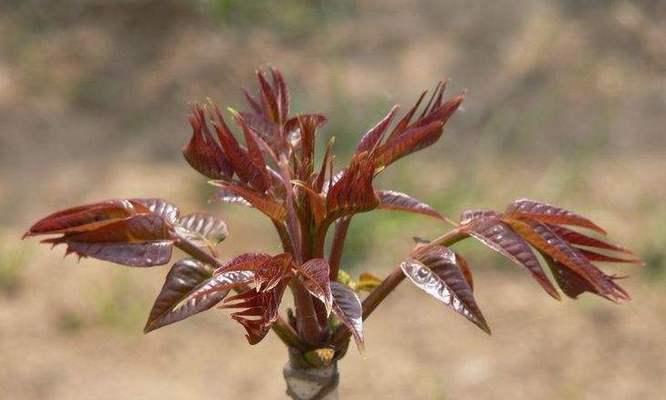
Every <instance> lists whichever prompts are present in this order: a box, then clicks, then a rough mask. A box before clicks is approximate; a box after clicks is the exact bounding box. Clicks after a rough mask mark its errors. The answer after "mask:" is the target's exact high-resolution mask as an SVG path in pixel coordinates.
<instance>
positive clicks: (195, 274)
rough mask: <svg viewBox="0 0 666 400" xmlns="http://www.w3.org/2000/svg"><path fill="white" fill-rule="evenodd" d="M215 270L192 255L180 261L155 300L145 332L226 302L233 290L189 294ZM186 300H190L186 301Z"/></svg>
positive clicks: (173, 268) (174, 266)
mask: <svg viewBox="0 0 666 400" xmlns="http://www.w3.org/2000/svg"><path fill="white" fill-rule="evenodd" d="M212 272H213V269H212V267H210V266H208V265H206V264H203V263H201V262H199V261H196V260H193V259H190V258H186V259H183V260H180V261H178V262H176V263H175V264H174V265H173V267H171V270H170V271H169V273H168V274H167V276H166V280H165V281H164V286H162V290H161V291H160V294H159V295H158V296H157V299H155V304H154V305H153V308H152V310H151V311H150V316H149V317H148V321H147V322H146V326H145V328H144V330H143V331H144V333H148V332H150V331H153V330H155V329H158V328H161V327H163V326H165V325H169V324H172V323H174V322H178V321H181V320H183V319H185V318H188V317H191V316H192V315H195V314H198V313H200V312H202V311H205V310H208V309H209V308H211V307H213V306H214V305H215V304H217V303H219V302H220V301H222V299H224V297H225V296H226V295H227V294H228V293H229V289H227V290H224V291H216V292H210V293H206V294H204V295H200V296H196V297H188V296H190V294H192V292H194V291H195V290H196V289H197V288H199V287H200V286H203V285H205V284H206V283H207V282H208V281H209V280H210V278H211V277H212ZM185 299H188V301H186V302H184V303H183V301H184V300H185ZM181 303H182V304H181Z"/></svg>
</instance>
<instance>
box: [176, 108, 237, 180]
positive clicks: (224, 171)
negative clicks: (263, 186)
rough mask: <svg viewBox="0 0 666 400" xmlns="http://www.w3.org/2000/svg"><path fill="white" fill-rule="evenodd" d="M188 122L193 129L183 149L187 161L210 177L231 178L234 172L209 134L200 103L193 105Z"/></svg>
mask: <svg viewBox="0 0 666 400" xmlns="http://www.w3.org/2000/svg"><path fill="white" fill-rule="evenodd" d="M190 124H191V125H192V130H193V133H192V138H191V139H190V142H189V143H188V144H187V145H186V146H185V148H184V149H183V155H184V156H185V159H186V160H187V162H188V163H189V164H190V166H192V168H194V169H195V170H197V171H198V172H199V173H201V174H203V175H205V176H207V177H209V178H211V179H224V180H226V179H231V177H232V176H233V174H234V171H233V168H232V167H231V164H230V163H229V160H227V157H226V156H225V155H224V152H223V151H222V149H221V148H220V145H219V144H218V143H217V142H216V141H215V139H214V138H213V135H211V133H210V130H209V129H208V124H207V123H206V115H205V112H204V109H203V108H202V107H201V106H200V105H195V106H194V107H193V109H192V114H191V115H190Z"/></svg>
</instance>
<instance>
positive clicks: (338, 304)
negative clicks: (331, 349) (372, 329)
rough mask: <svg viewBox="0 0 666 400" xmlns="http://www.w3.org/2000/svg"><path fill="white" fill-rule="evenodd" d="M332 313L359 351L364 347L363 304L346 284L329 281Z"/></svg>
mask: <svg viewBox="0 0 666 400" xmlns="http://www.w3.org/2000/svg"><path fill="white" fill-rule="evenodd" d="M331 293H332V295H333V313H335V316H336V317H338V319H339V320H340V322H342V323H343V324H344V325H345V326H346V327H347V329H349V331H350V332H351V334H352V336H353V337H354V341H355V342H356V346H357V347H358V349H359V351H361V352H362V351H363V348H364V347H365V344H364V341H363V306H362V305H361V300H359V298H358V296H357V295H356V293H354V291H353V290H351V289H350V288H349V286H347V285H343V284H342V283H340V282H335V281H332V282H331Z"/></svg>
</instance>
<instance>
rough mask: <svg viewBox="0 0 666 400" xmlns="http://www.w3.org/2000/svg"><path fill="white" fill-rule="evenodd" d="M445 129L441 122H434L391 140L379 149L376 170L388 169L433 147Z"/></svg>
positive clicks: (412, 129) (411, 129) (409, 130)
mask: <svg viewBox="0 0 666 400" xmlns="http://www.w3.org/2000/svg"><path fill="white" fill-rule="evenodd" d="M443 128H444V124H443V123H442V122H441V121H434V122H432V123H430V124H428V125H425V126H419V127H414V128H410V129H408V130H406V131H405V132H404V133H403V134H401V135H400V136H396V137H393V138H391V139H390V140H389V141H387V142H386V143H384V144H383V145H381V146H379V147H378V148H377V150H376V152H375V153H376V155H375V168H382V167H386V166H388V165H390V164H392V163H393V162H395V161H397V160H399V159H401V158H402V157H404V156H407V155H409V154H411V153H414V152H416V151H419V150H421V149H424V148H426V147H428V146H430V145H432V144H433V143H435V142H436V141H437V140H438V139H439V138H440V137H441V136H442V133H443V132H444V130H443Z"/></svg>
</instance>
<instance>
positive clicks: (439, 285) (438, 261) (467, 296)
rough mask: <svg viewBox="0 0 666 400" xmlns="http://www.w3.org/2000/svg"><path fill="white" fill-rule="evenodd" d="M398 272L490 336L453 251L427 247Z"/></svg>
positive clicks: (401, 266) (439, 247) (440, 247)
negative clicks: (401, 272)
mask: <svg viewBox="0 0 666 400" xmlns="http://www.w3.org/2000/svg"><path fill="white" fill-rule="evenodd" d="M400 268H402V271H403V272H404V273H405V275H406V276H407V277H408V278H409V279H410V280H411V281H412V282H413V283H414V284H415V285H416V286H417V287H418V288H420V289H421V290H423V291H425V292H426V293H428V294H429V295H431V296H433V297H434V298H436V299H437V300H439V301H441V302H442V303H444V304H445V305H447V306H448V307H450V308H452V309H453V310H454V311H455V312H457V313H458V314H460V315H462V316H464V317H465V318H467V319H468V320H470V321H471V322H472V323H474V324H475V325H476V326H478V327H479V328H481V329H482V330H483V331H485V332H486V333H488V334H490V328H489V327H488V324H487V323H486V320H485V318H484V317H483V314H482V313H481V310H480V309H479V307H478V306H477V304H476V301H475V300H474V295H473V294H472V288H471V287H470V286H469V284H468V283H467V280H466V279H465V276H464V275H463V273H462V272H461V270H460V268H459V267H458V261H457V259H456V255H455V253H453V251H451V250H450V249H448V248H446V247H443V246H434V247H427V248H424V249H422V250H421V251H420V252H418V253H417V255H416V258H410V259H407V260H406V261H404V262H403V263H401V264H400Z"/></svg>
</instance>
